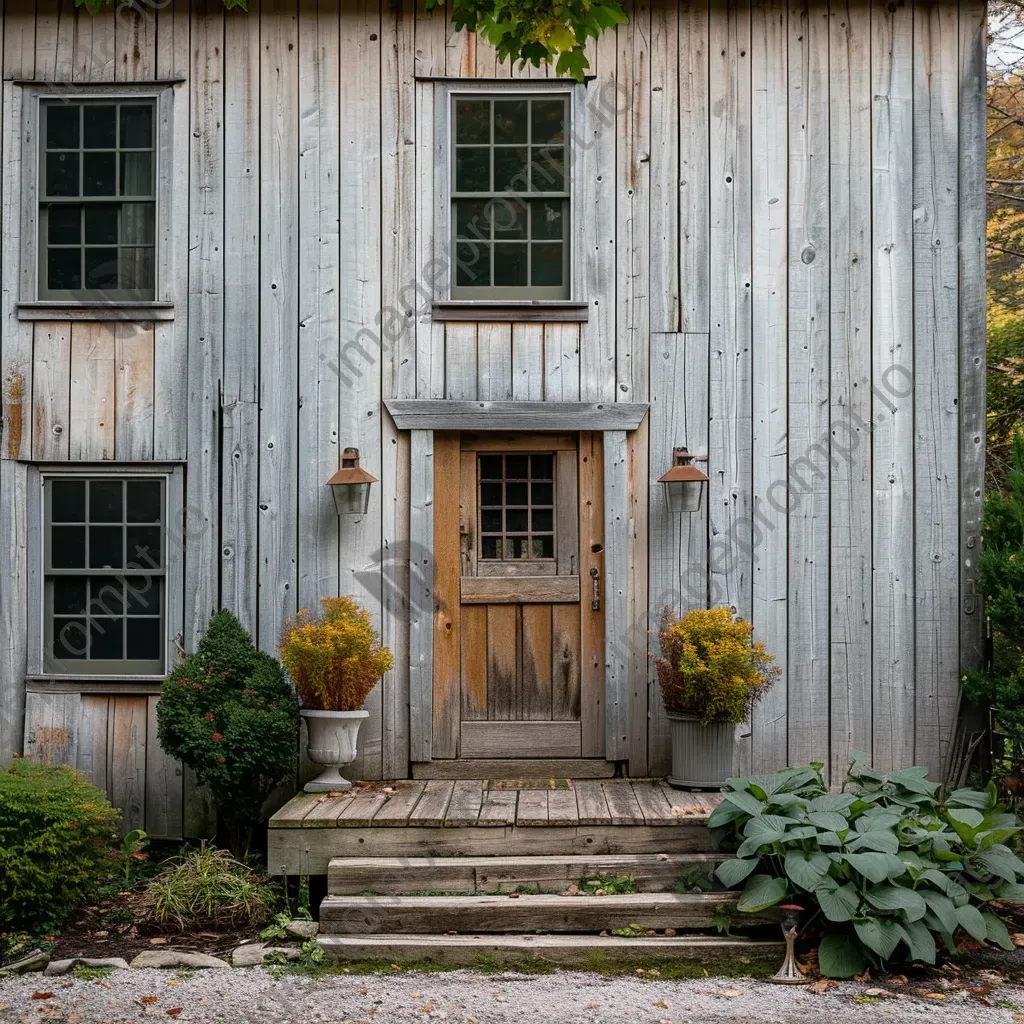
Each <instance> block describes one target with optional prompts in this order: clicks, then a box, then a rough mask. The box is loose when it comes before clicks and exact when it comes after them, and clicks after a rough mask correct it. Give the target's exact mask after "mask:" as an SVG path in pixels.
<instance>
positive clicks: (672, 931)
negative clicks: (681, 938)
mask: <svg viewBox="0 0 1024 1024" xmlns="http://www.w3.org/2000/svg"><path fill="white" fill-rule="evenodd" d="M675 934H676V930H675V928H666V929H665V935H666V937H667V938H672V936H674V935H675Z"/></svg>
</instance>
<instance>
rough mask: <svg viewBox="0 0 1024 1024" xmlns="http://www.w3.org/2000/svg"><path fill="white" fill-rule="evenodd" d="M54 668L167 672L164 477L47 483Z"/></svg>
mask: <svg viewBox="0 0 1024 1024" xmlns="http://www.w3.org/2000/svg"><path fill="white" fill-rule="evenodd" d="M45 517H46V518H45V532H44V537H45V541H44V602H45V607H44V625H45V629H44V645H45V647H44V658H43V662H44V666H45V668H46V670H47V671H50V672H66V673H75V674H78V673H81V674H87V673H88V674H106V673H109V674H118V675H131V674H145V675H150V674H161V673H162V672H163V669H164V634H165V630H164V619H165V615H166V609H165V600H166V598H165V576H166V553H165V547H166V527H165V524H166V484H165V480H164V478H163V477H142V476H139V477H113V476H100V477H87V476H66V477H60V476H55V477H47V478H46V480H45Z"/></svg>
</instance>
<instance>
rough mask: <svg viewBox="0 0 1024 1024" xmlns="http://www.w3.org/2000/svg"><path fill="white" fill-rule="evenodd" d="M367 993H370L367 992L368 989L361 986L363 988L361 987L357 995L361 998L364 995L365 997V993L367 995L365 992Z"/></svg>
mask: <svg viewBox="0 0 1024 1024" xmlns="http://www.w3.org/2000/svg"><path fill="white" fill-rule="evenodd" d="M369 991H370V990H369V989H368V988H367V987H366V986H365V985H364V986H363V987H362V988H361V989H360V990H359V994H360V995H361V996H365V995H366V993H367V992H369Z"/></svg>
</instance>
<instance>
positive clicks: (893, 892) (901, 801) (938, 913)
mask: <svg viewBox="0 0 1024 1024" xmlns="http://www.w3.org/2000/svg"><path fill="white" fill-rule="evenodd" d="M821 768H822V766H821V765H811V766H809V767H806V768H788V769H786V770H785V771H781V772H778V773H776V774H774V775H751V776H747V777H746V778H736V779H729V781H728V783H727V786H728V791H727V792H726V793H725V795H724V798H723V800H722V802H721V803H720V804H719V805H718V807H717V808H716V809H715V811H714V813H713V814H712V815H711V817H710V819H709V820H708V827H709V828H710V829H711V831H712V836H713V839H714V841H715V844H716V847H718V848H732V849H735V851H736V858H735V859H734V860H728V861H725V862H723V863H722V864H720V865H719V867H718V868H717V871H716V873H717V875H718V878H719V880H720V881H721V882H722V883H724V884H725V885H727V886H728V887H730V888H737V887H739V886H740V885H743V887H744V888H743V892H742V894H741V895H740V898H739V904H738V906H739V909H740V910H741V911H744V910H746V911H751V912H754V911H761V910H764V909H766V908H768V907H772V906H775V905H776V904H780V903H798V904H800V905H801V906H804V907H806V908H808V909H812V908H814V907H816V909H817V911H818V912H819V913H820V915H821V917H822V918H823V921H822V922H821V923H822V924H823V925H824V927H825V935H824V937H823V938H822V940H821V943H820V945H819V948H818V964H819V967H820V969H821V972H822V973H823V974H825V975H828V976H829V977H834V978H848V977H852V976H853V975H855V974H860V973H861V972H862V971H864V969H865V968H866V967H868V966H869V965H874V966H881V967H884V966H886V965H887V964H889V963H890V962H893V961H897V960H917V961H924V962H925V963H929V964H932V963H935V958H936V952H937V949H936V937H938V938H939V939H941V940H942V942H943V943H944V944H945V945H946V947H947V949H949V950H950V951H954V950H956V948H957V944H958V942H959V941H961V939H962V938H963V937H964V936H965V935H966V936H970V937H971V938H973V939H976V940H977V941H978V942H982V943H985V942H994V943H996V944H997V945H999V946H1002V947H1003V948H1005V949H1012V948H1013V945H1012V943H1011V941H1010V938H1009V935H1008V934H1007V931H1006V926H1005V925H1004V924H1003V922H1002V921H1001V920H1000V919H999V918H998V917H997V916H996V915H995V914H994V913H992V912H991V910H990V909H989V908H988V906H987V905H988V904H989V903H990V902H991V901H992V900H1000V899H1001V900H1007V901H1014V902H1016V901H1021V902H1024V885H1022V884H1021V881H1022V880H1024V861H1021V860H1020V859H1019V858H1018V857H1017V855H1016V853H1015V852H1014V850H1013V849H1012V848H1011V847H1012V846H1013V845H1015V837H1016V836H1017V833H1018V832H1019V831H1020V825H1019V824H1018V822H1017V818H1016V816H1015V815H1013V814H1010V813H1007V811H1006V809H1005V808H1004V807H1003V806H1001V805H1000V804H999V803H998V802H997V799H996V790H995V787H994V786H992V785H990V786H989V788H988V789H986V790H984V791H979V790H974V789H958V790H956V791H954V792H952V793H949V794H944V793H942V792H941V791H940V788H939V786H938V784H937V783H934V782H929V781H928V779H927V774H928V772H927V769H926V768H904V769H901V770H900V771H895V772H891V773H889V774H885V773H882V772H876V771H874V770H872V769H871V768H870V767H869V766H868V764H867V757H866V755H862V754H854V755H853V761H852V762H851V765H850V769H849V773H848V775H847V778H846V781H845V783H844V786H843V790H842V792H838V793H836V792H829V789H828V787H827V786H826V785H825V782H824V780H823V778H822V775H821Z"/></svg>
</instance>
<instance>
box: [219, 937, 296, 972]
mask: <svg viewBox="0 0 1024 1024" xmlns="http://www.w3.org/2000/svg"><path fill="white" fill-rule="evenodd" d="M275 953H280V954H282V955H283V956H284V958H285V959H286V960H298V959H299V957H301V956H302V950H301V949H300V948H299V947H298V946H271V945H270V944H269V943H266V942H247V943H245V945H243V946H239V947H238V948H237V949H236V950H235V951H234V953H232V954H231V965H232V967H259V965H260V964H262V963H263V961H264V960H266V959H267V957H268V956H273V955H274V954H275Z"/></svg>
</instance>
